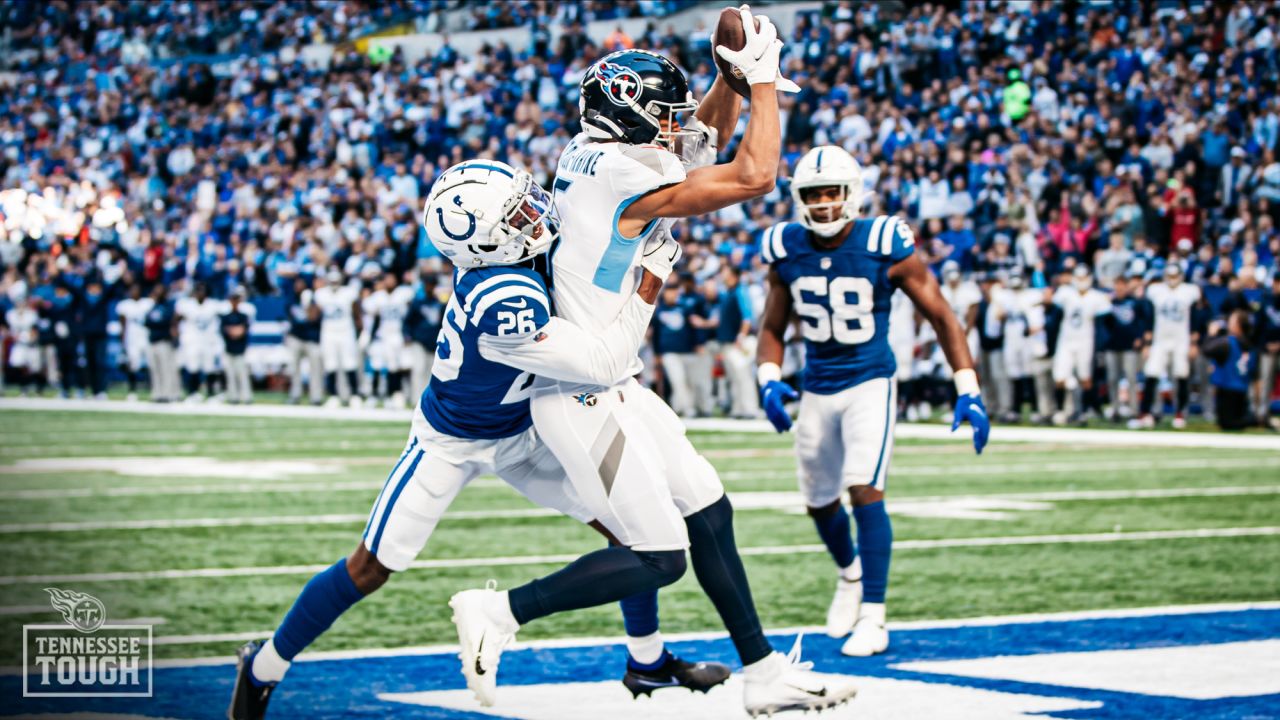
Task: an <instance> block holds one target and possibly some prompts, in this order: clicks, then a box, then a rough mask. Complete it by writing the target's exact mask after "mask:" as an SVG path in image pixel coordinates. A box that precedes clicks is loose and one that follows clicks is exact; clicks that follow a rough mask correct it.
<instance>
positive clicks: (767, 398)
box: [760, 380, 800, 432]
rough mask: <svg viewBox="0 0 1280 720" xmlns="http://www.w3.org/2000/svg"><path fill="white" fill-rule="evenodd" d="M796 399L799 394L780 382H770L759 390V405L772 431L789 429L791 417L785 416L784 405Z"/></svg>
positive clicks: (785, 409)
mask: <svg viewBox="0 0 1280 720" xmlns="http://www.w3.org/2000/svg"><path fill="white" fill-rule="evenodd" d="M798 397H800V393H798V392H796V391H795V388H793V387H791V386H790V385H788V384H786V383H784V382H782V381H781V380H770V381H769V382H767V383H765V386H764V387H763V388H761V389H760V404H761V405H763V406H764V414H765V417H767V418H769V422H771V423H773V429H775V430H777V431H778V432H786V431H788V430H790V429H791V416H790V415H788V414H787V408H786V407H785V405H786V403H787V402H788V401H790V400H795V399H796V398H798Z"/></svg>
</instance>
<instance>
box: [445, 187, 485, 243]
mask: <svg viewBox="0 0 1280 720" xmlns="http://www.w3.org/2000/svg"><path fill="white" fill-rule="evenodd" d="M453 204H454V205H457V206H458V208H459V209H460V210H462V214H464V215H466V216H467V229H466V230H464V231H462V232H460V233H453V232H451V231H450V230H449V226H448V225H445V224H444V208H436V220H437V221H438V222H439V223H440V229H441V230H443V231H444V234H445V235H448V236H449V237H450V238H452V239H454V240H457V241H459V242H461V241H463V240H466V239H467V238H470V237H471V236H472V235H475V234H476V216H475V215H472V214H471V213H469V212H467V211H466V209H465V208H463V207H462V196H461V195H454V196H453Z"/></svg>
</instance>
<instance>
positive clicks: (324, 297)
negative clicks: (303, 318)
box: [315, 285, 360, 331]
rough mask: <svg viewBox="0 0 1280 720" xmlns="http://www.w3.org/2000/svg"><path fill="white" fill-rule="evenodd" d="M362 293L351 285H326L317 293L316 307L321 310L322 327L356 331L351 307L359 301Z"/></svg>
mask: <svg viewBox="0 0 1280 720" xmlns="http://www.w3.org/2000/svg"><path fill="white" fill-rule="evenodd" d="M359 297H360V292H359V291H358V290H356V289H355V288H354V287H352V286H350V285H340V286H337V287H334V286H333V285H325V286H324V287H322V288H320V289H318V290H316V291H315V303H316V307H318V308H320V317H321V321H320V327H321V329H324V328H326V327H327V328H331V329H340V328H347V327H349V328H351V329H352V330H353V331H354V330H355V327H356V324H355V319H354V318H353V317H352V315H351V306H352V305H353V304H355V302H356V300H357V299H359Z"/></svg>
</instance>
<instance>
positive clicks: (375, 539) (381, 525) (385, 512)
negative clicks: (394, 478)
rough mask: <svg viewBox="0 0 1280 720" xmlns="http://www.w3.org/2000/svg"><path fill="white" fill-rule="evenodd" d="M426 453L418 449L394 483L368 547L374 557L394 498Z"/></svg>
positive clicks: (389, 515) (401, 490)
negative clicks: (394, 485)
mask: <svg viewBox="0 0 1280 720" xmlns="http://www.w3.org/2000/svg"><path fill="white" fill-rule="evenodd" d="M425 454H426V451H425V450H419V451H418V454H417V455H414V456H413V462H412V463H410V464H409V469H408V470H405V471H404V474H403V475H401V476H400V482H398V483H396V489H395V492H393V493H391V497H390V498H388V499H387V507H386V509H384V510H383V511H382V518H381V519H379V520H378V532H376V533H374V534H373V543H372V545H371V546H370V548H369V552H371V553H373V556H374V557H377V556H378V546H379V545H381V544H382V532H383V531H384V530H386V529H387V520H388V519H390V518H391V511H392V510H393V509H395V506H396V500H398V499H400V493H402V492H404V486H405V485H408V484H409V478H412V477H413V473H414V471H416V470H417V469H418V463H420V462H422V456H423V455H425Z"/></svg>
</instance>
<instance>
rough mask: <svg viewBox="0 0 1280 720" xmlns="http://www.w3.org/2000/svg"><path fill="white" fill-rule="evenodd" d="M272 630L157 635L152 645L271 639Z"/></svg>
mask: <svg viewBox="0 0 1280 720" xmlns="http://www.w3.org/2000/svg"><path fill="white" fill-rule="evenodd" d="M272 632H274V631H273V630H248V631H245V632H230V633H213V634H210V635H157V636H156V637H155V638H153V639H152V641H151V644H152V645H201V644H203V643H220V642H244V641H246V640H261V639H263V638H268V637H271V633H272Z"/></svg>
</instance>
